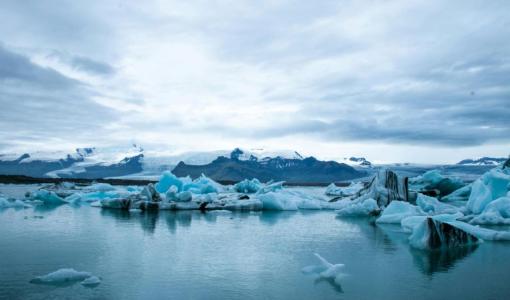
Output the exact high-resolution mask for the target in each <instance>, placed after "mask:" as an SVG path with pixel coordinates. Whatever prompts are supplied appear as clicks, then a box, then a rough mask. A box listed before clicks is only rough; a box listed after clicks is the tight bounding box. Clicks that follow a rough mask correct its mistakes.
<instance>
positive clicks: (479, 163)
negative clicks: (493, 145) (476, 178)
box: [457, 157, 508, 166]
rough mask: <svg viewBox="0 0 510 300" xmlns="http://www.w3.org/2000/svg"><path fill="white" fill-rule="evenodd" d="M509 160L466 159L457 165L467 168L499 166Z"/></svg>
mask: <svg viewBox="0 0 510 300" xmlns="http://www.w3.org/2000/svg"><path fill="white" fill-rule="evenodd" d="M507 159H508V158H504V157H482V158H478V159H464V160H461V161H459V162H458V163H457V165H467V166H498V165H500V164H502V163H504V162H505V161H506V160H507Z"/></svg>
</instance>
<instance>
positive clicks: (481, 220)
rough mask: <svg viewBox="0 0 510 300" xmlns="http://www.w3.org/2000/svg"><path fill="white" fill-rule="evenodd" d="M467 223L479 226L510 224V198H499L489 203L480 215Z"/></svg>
mask: <svg viewBox="0 0 510 300" xmlns="http://www.w3.org/2000/svg"><path fill="white" fill-rule="evenodd" d="M469 223H471V224H480V225H501V224H510V197H501V198H498V199H496V200H494V201H492V202H490V203H489V204H488V205H487V206H486V207H485V208H484V210H483V211H482V213H481V214H479V215H477V216H475V217H474V218H473V219H472V220H471V221H470V222H469Z"/></svg>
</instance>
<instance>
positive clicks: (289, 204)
mask: <svg viewBox="0 0 510 300" xmlns="http://www.w3.org/2000/svg"><path fill="white" fill-rule="evenodd" d="M257 198H258V199H259V200H260V201H262V206H263V209H264V210H298V205H297V201H296V199H295V198H294V197H293V196H289V195H286V194H282V193H276V192H269V193H266V194H262V195H258V197H257Z"/></svg>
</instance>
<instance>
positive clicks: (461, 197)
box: [441, 184, 472, 201]
mask: <svg viewBox="0 0 510 300" xmlns="http://www.w3.org/2000/svg"><path fill="white" fill-rule="evenodd" d="M471 187H472V184H468V185H466V186H463V187H461V188H460V189H457V190H456V191H454V192H452V193H450V194H449V195H446V196H444V197H442V198H441V201H465V200H468V198H469V195H470V194H471Z"/></svg>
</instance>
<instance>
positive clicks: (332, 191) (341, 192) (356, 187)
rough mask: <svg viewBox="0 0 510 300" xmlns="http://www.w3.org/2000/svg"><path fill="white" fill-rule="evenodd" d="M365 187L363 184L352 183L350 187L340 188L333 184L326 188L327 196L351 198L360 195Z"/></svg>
mask: <svg viewBox="0 0 510 300" xmlns="http://www.w3.org/2000/svg"><path fill="white" fill-rule="evenodd" d="M364 187H365V185H364V184H363V182H351V184H349V185H348V186H345V187H338V186H336V185H335V184H334V183H331V184H330V185H328V187H327V188H326V195H328V196H338V197H350V196H354V195H356V194H358V193H359V192H360V191H361V190H362V189H363V188H364Z"/></svg>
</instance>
